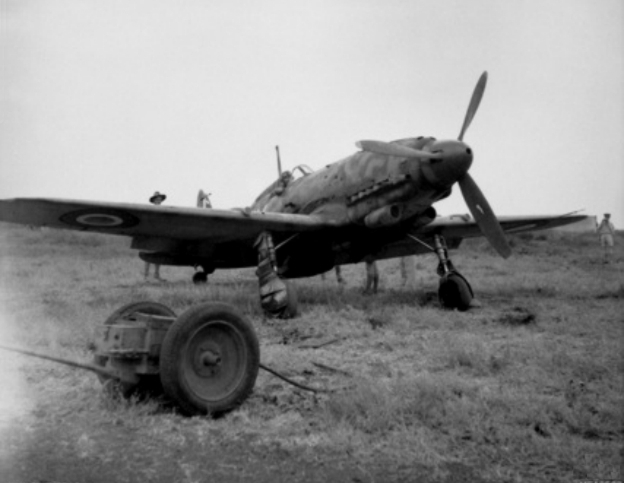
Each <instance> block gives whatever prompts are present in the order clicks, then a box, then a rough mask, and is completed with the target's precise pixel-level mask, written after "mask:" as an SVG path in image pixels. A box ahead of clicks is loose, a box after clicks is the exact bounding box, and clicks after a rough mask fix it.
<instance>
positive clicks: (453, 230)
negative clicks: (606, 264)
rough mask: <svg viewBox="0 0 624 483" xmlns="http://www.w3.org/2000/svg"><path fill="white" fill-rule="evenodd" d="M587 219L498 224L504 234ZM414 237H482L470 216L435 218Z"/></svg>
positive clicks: (515, 219)
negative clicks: (437, 235) (435, 235)
mask: <svg viewBox="0 0 624 483" xmlns="http://www.w3.org/2000/svg"><path fill="white" fill-rule="evenodd" d="M585 218H587V216H585V215H559V216H546V215H540V216H501V217H499V218H498V222H499V223H500V224H501V227H502V228H503V231H504V232H505V233H521V232H524V231H534V230H547V229H549V228H556V227H558V226H564V225H569V224H571V223H576V222H578V221H581V220H584V219H585ZM413 234H414V235H433V234H439V235H442V236H444V237H445V238H448V239H453V238H471V237H477V236H483V233H481V230H480V229H479V226H478V225H477V224H476V223H475V221H474V219H473V218H472V217H470V216H467V215H466V216H457V215H455V216H447V217H440V218H436V219H435V220H434V221H432V222H431V223H429V224H428V225H426V226H424V227H422V228H419V229H418V230H417V231H416V232H415V233H413Z"/></svg>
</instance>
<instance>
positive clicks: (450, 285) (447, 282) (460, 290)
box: [438, 271, 474, 312]
mask: <svg viewBox="0 0 624 483" xmlns="http://www.w3.org/2000/svg"><path fill="white" fill-rule="evenodd" d="M473 297H474V294H473V292H472V287H471V286H470V284H469V283H468V281H467V280H466V279H465V278H464V277H463V276H462V275H461V274H459V272H455V271H453V272H448V273H446V274H445V275H444V276H442V277H441V278H440V287H439V289H438V298H439V299H440V304H442V306H443V307H446V308H447V309H457V310H460V311H462V312H463V311H465V310H468V309H469V308H470V303H471V302H472V299H473Z"/></svg>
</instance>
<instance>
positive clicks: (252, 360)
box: [94, 302, 260, 415]
mask: <svg viewBox="0 0 624 483" xmlns="http://www.w3.org/2000/svg"><path fill="white" fill-rule="evenodd" d="M94 364H95V365H96V366H99V367H101V368H102V369H104V371H102V372H100V373H98V377H99V379H100V381H101V382H102V383H103V384H104V385H105V388H106V389H107V390H110V391H113V392H115V393H119V394H121V395H123V396H124V397H129V396H132V395H137V396H139V397H142V396H149V397H154V396H159V395H163V394H164V396H165V397H166V398H167V399H168V400H170V401H172V402H173V403H175V404H176V405H177V406H179V407H180V408H181V410H182V411H183V412H184V413H186V414H189V415H199V414H212V415H218V414H220V413H224V412H227V411H229V410H232V409H234V408H236V407H238V406H239V405H240V404H242V403H243V401H245V399H247V397H248V396H249V395H250V394H251V392H252V390H253V387H254V384H255V382H256V377H257V375H258V369H259V366H260V347H259V343H258V338H257V336H256V333H255V331H254V328H253V326H252V325H251V323H250V322H249V320H248V319H247V318H246V317H245V316H244V315H243V314H241V313H240V312H239V311H238V310H236V309H235V308H234V307H232V306H231V305H229V304H225V303H221V302H207V303H203V304H199V305H195V306H193V307H191V308H189V309H188V310H187V311H185V312H184V313H182V314H181V315H180V316H179V317H178V316H176V314H175V313H174V312H173V310H171V309H170V308H169V307H167V306H165V305H163V304H160V303H156V302H135V303H131V304H128V305H125V306H123V307H121V308H119V309H118V310H116V311H115V312H113V314H111V315H110V316H109V317H108V319H106V321H105V322H104V324H103V325H101V326H99V327H98V334H97V336H96V342H95V355H94Z"/></svg>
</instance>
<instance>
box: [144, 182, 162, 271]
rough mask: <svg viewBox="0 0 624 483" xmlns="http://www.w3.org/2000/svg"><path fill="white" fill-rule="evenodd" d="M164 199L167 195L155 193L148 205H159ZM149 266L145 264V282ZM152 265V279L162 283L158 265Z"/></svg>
mask: <svg viewBox="0 0 624 483" xmlns="http://www.w3.org/2000/svg"><path fill="white" fill-rule="evenodd" d="M166 199H167V195H165V194H163V193H159V192H158V191H156V192H154V194H153V195H152V197H151V198H150V199H149V201H150V203H152V204H154V205H160V204H161V203H162V202H163V201H165V200H166ZM150 265H152V264H151V263H149V262H145V280H147V279H148V277H149V270H150ZM153 265H154V278H155V279H156V280H158V281H162V278H160V264H158V263H154V264H153Z"/></svg>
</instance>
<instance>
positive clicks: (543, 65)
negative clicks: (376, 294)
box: [0, 0, 624, 229]
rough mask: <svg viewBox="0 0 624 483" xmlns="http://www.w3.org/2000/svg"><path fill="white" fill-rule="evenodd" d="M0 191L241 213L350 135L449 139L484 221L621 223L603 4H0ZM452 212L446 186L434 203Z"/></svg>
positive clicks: (61, 0) (614, 82) (5, 0)
mask: <svg viewBox="0 0 624 483" xmlns="http://www.w3.org/2000/svg"><path fill="white" fill-rule="evenodd" d="M0 5H1V8H2V12H1V17H0V18H1V32H2V34H1V35H2V37H1V42H0V45H1V48H2V58H1V59H0V69H1V71H0V73H1V76H0V82H1V84H0V86H1V92H0V94H1V98H0V102H1V106H0V112H1V113H2V115H1V117H0V198H12V197H18V196H19V197H22V196H26V197H33V196H37V197H58V198H76V199H93V200H107V201H123V202H139V203H144V202H147V199H148V198H149V196H150V195H151V194H152V193H153V192H154V191H155V190H159V191H161V192H164V193H166V194H167V195H168V199H167V203H168V204H171V205H185V206H191V205H194V204H195V197H196V194H197V191H198V190H199V189H200V188H201V189H204V190H206V191H209V192H211V193H212V201H213V204H214V206H215V207H220V208H229V207H233V206H246V205H249V204H250V203H251V202H252V200H253V199H254V198H255V196H256V195H257V194H258V193H259V192H260V191H262V190H263V189H264V187H265V186H266V185H267V184H269V183H270V182H272V181H273V180H274V178H275V176H276V172H277V170H276V161H275V145H277V144H279V145H280V149H281V154H282V164H283V165H284V167H285V168H292V167H293V166H295V165H297V164H301V163H305V164H308V165H310V166H311V167H313V168H320V167H322V166H324V165H326V164H328V163H330V162H333V161H336V160H338V159H341V158H343V157H345V156H347V155H349V154H351V153H353V152H355V151H356V148H355V145H354V143H355V142H356V141H357V140H359V139H380V140H392V139H398V138H403V137H411V136H419V135H431V136H435V137H437V138H441V139H444V138H456V137H457V136H458V134H459V130H460V127H461V124H462V121H463V117H464V113H465V110H466V107H467V105H468V102H469V99H470V95H471V93H472V90H473V88H474V86H475V83H476V82H477V79H478V77H479V75H480V74H481V72H482V71H484V70H487V71H488V72H489V81H488V86H487V89H486V91H485V96H484V98H483V101H482V103H481V107H480V109H479V112H478V113H477V115H476V117H475V119H474V121H473V123H472V126H471V127H470V129H469V131H468V133H467V135H466V136H465V141H466V142H468V143H469V144H470V145H471V147H472V148H473V150H474V152H475V161H474V163H473V166H472V168H471V174H472V175H473V177H474V178H475V179H476V181H477V182H478V183H479V185H480V187H481V188H482V190H483V191H484V193H485V194H486V196H487V197H488V199H489V201H490V203H491V205H492V206H493V208H494V210H495V212H496V213H497V214H499V215H522V214H558V213H566V212H569V211H573V210H577V209H583V208H584V209H585V210H586V214H590V215H596V214H598V215H601V214H602V213H603V212H605V211H610V212H611V213H613V218H614V222H615V224H616V226H617V227H618V228H620V229H622V228H624V194H623V192H624V149H623V145H624V141H623V135H624V112H623V110H624V98H623V90H624V79H623V74H624V67H623V61H624V55H623V45H624V39H623V35H622V31H623V24H624V12H623V5H624V2H622V1H621V0H524V1H521V0H506V1H500V0H471V1H466V0H456V1H455V0H412V1H407V0H327V1H317V0H305V1H295V0H284V1H280V0H263V1H253V0H249V1H242V0H224V1H219V0H211V1H205V0H201V1H200V0H197V1H193V0H185V1H183V2H179V1H178V2H174V1H172V0H169V1H165V0H136V1H133V0H106V1H102V0H55V1H51V0H50V1H44V0H12V1H11V0H2V2H1V3H0ZM437 209H438V212H439V213H441V214H451V213H467V212H468V210H467V208H466V207H465V205H464V203H463V200H462V198H461V194H460V192H459V190H458V189H455V190H454V193H453V195H452V197H451V199H449V200H447V201H444V202H442V203H441V204H438V205H437Z"/></svg>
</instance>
